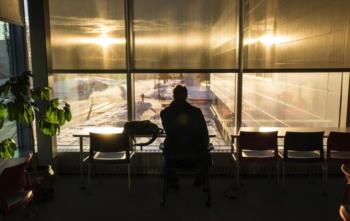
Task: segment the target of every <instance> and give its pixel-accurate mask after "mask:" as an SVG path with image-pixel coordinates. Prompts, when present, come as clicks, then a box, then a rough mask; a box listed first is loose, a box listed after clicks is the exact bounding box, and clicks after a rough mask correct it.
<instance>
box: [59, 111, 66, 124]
mask: <svg viewBox="0 0 350 221" xmlns="http://www.w3.org/2000/svg"><path fill="white" fill-rule="evenodd" d="M64 113H65V112H64V110H61V109H60V110H58V123H59V125H60V126H62V125H63V124H64V123H65V122H66V117H65V114H64Z"/></svg>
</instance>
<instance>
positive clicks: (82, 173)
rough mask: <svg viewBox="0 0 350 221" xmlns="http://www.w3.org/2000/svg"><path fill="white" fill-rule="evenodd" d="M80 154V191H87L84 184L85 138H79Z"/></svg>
mask: <svg viewBox="0 0 350 221" xmlns="http://www.w3.org/2000/svg"><path fill="white" fill-rule="evenodd" d="M79 148H80V149H79V152H80V183H81V184H80V189H82V190H83V189H85V182H84V162H83V161H84V149H83V137H79Z"/></svg>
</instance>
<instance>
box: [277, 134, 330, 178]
mask: <svg viewBox="0 0 350 221" xmlns="http://www.w3.org/2000/svg"><path fill="white" fill-rule="evenodd" d="M323 134H324V132H323V131H319V132H290V131H287V132H286V135H285V138H284V150H283V153H279V154H280V157H281V159H282V183H283V184H284V181H285V167H286V165H287V164H294V165H295V164H307V165H310V164H320V165H321V167H322V176H323V184H325V161H324V153H323V152H324V151H323Z"/></svg>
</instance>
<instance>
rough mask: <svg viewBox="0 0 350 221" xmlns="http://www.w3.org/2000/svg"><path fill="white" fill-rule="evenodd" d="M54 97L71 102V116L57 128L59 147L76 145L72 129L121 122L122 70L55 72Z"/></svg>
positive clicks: (123, 116)
mask: <svg viewBox="0 0 350 221" xmlns="http://www.w3.org/2000/svg"><path fill="white" fill-rule="evenodd" d="M50 84H51V86H52V88H53V91H54V97H58V98H60V99H62V100H65V101H67V102H68V103H69V104H70V105H71V110H72V114H73V118H72V120H71V121H70V122H68V123H67V124H65V125H64V127H63V128H61V133H60V135H59V136H58V142H57V143H58V146H59V148H71V147H73V148H76V147H77V146H78V145H79V143H78V139H76V138H74V137H72V134H74V132H76V131H79V130H80V129H81V128H83V127H89V126H123V125H124V123H125V122H126V120H127V107H126V106H127V103H126V102H127V100H126V76H125V74H56V75H53V76H52V77H51V78H50Z"/></svg>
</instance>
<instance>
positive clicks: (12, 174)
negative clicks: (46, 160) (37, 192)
mask: <svg viewBox="0 0 350 221" xmlns="http://www.w3.org/2000/svg"><path fill="white" fill-rule="evenodd" d="M9 160H12V159H9ZM30 160H31V156H29V157H28V158H27V159H26V160H25V161H24V162H22V163H20V164H17V165H14V166H10V167H6V168H5V169H4V170H3V172H2V173H1V175H0V210H1V213H2V214H3V216H4V219H5V220H6V217H7V216H9V215H10V214H12V213H13V212H15V211H16V210H17V209H19V208H22V207H26V206H27V205H29V204H30V203H32V205H33V208H34V212H35V215H36V218H37V212H36V207H35V203H34V197H33V190H32V188H31V186H30V183H29V179H28V177H27V174H26V168H27V166H28V164H29V163H30Z"/></svg>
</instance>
